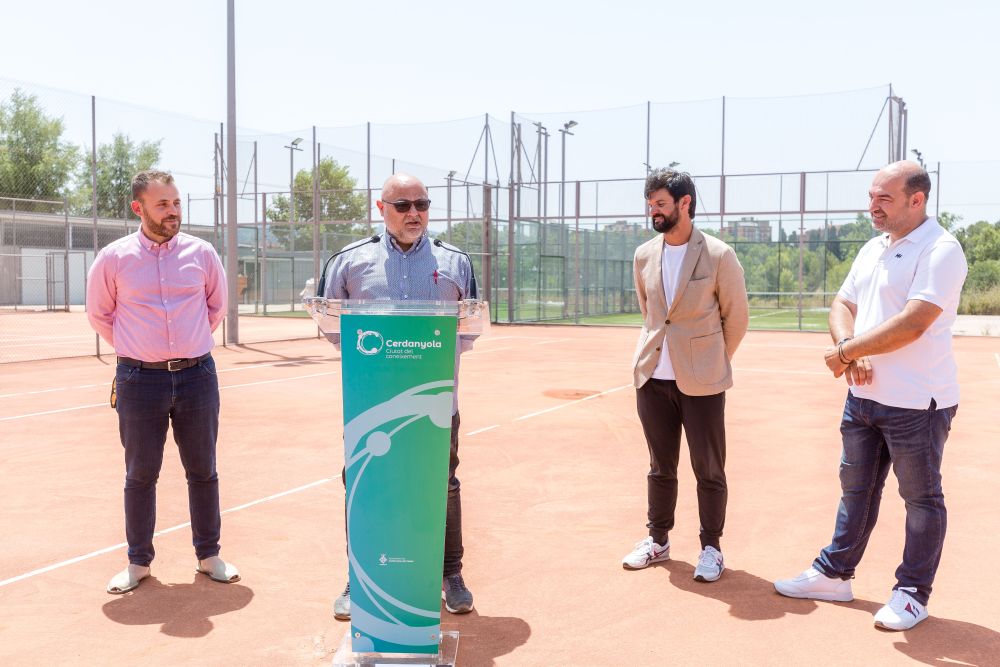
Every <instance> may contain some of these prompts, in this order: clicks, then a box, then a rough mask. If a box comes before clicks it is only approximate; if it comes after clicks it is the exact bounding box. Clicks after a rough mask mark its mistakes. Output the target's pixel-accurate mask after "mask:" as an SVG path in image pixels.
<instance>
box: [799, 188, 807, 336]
mask: <svg viewBox="0 0 1000 667" xmlns="http://www.w3.org/2000/svg"><path fill="white" fill-rule="evenodd" d="M805 236H806V172H804V171H803V172H800V173H799V331H802V292H803V290H804V288H805V283H804V279H803V275H802V265H803V259H804V258H803V255H804V253H805V240H806V239H805Z"/></svg>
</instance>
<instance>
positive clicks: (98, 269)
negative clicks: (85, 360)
mask: <svg viewBox="0 0 1000 667" xmlns="http://www.w3.org/2000/svg"><path fill="white" fill-rule="evenodd" d="M225 314H226V278H225V272H224V271H223V268H222V262H221V261H220V260H219V255H218V254H217V253H216V252H215V249H214V248H212V246H211V245H209V244H208V243H206V242H205V241H202V240H201V239H199V238H196V237H194V236H190V235H188V234H184V233H180V234H177V236H175V237H174V238H172V239H170V240H169V241H167V242H166V243H155V242H153V241H151V240H149V239H148V238H146V236H145V235H144V234H143V233H142V232H141V230H140V231H137V232H136V233H135V234H129V235H128V236H126V237H124V238H121V239H118V240H117V241H115V242H114V243H112V244H111V245H109V246H107V247H106V248H104V249H103V250H101V252H100V253H98V255H97V258H96V259H95V260H94V263H93V265H92V266H91V267H90V273H89V275H88V279H87V318H88V319H89V320H90V325H91V326H92V327H93V328H94V330H95V331H97V333H99V334H100V335H101V338H103V339H104V340H106V341H107V342H108V343H109V344H111V346H112V347H114V348H115V352H117V353H118V354H119V355H120V356H123V357H131V358H133V359H138V360H140V361H166V360H168V359H185V358H189V357H200V356H201V355H203V354H205V353H206V352H209V351H211V349H212V347H213V346H214V345H215V341H214V340H213V339H212V332H213V331H215V328H216V327H218V326H219V323H221V322H222V318H223V317H225Z"/></svg>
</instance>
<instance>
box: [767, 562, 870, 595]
mask: <svg viewBox="0 0 1000 667" xmlns="http://www.w3.org/2000/svg"><path fill="white" fill-rule="evenodd" d="M774 590H776V591H778V592H779V593H781V594H782V595H786V596H788V597H790V598H808V599H810V600H829V601H831V602H850V601H851V600H853V599H854V592H853V591H852V590H851V580H850V579H841V578H840V577H828V576H826V575H825V574H823V573H822V572H820V571H819V570H817V569H816V568H814V567H810V568H809V569H808V570H806V571H805V572H803V573H802V574H800V575H799V576H797V577H795V578H794V579H778V580H777V581H776V582H774Z"/></svg>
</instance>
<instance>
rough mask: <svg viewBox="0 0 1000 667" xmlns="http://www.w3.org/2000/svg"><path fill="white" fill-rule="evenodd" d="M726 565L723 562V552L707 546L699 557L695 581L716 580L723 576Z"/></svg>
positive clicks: (695, 570)
mask: <svg viewBox="0 0 1000 667" xmlns="http://www.w3.org/2000/svg"><path fill="white" fill-rule="evenodd" d="M725 569H726V566H725V565H724V564H723V562H722V552H720V551H719V550H718V549H716V548H715V547H705V548H704V549H702V550H701V555H700V556H699V557H698V566H697V567H696V568H694V580H695V581H716V580H717V579H718V578H719V577H721V576H722V571H723V570H725Z"/></svg>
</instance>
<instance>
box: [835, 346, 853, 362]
mask: <svg viewBox="0 0 1000 667" xmlns="http://www.w3.org/2000/svg"><path fill="white" fill-rule="evenodd" d="M845 342H846V341H840V342H839V343H837V356H838V357H840V363H842V364H845V365H847V366H850V365H851V360H850V359H846V358H845V357H844V343H845Z"/></svg>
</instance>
